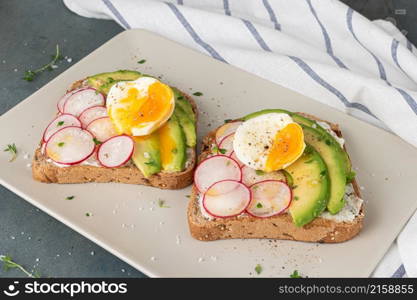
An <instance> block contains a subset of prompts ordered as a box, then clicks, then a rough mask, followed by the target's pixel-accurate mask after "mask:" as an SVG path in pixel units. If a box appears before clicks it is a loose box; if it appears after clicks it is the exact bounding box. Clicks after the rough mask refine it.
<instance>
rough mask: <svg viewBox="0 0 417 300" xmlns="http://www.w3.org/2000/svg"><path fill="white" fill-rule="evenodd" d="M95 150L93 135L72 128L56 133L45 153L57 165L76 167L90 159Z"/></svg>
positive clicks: (50, 139)
mask: <svg viewBox="0 0 417 300" xmlns="http://www.w3.org/2000/svg"><path fill="white" fill-rule="evenodd" d="M94 149H95V143H94V141H93V135H92V134H91V133H90V132H88V131H87V130H84V129H82V128H80V127H74V126H71V127H65V128H63V129H61V130H59V131H57V132H55V133H54V134H53V135H52V136H51V137H50V138H49V140H48V142H47V143H46V147H45V152H46V155H47V156H48V157H49V158H50V159H52V160H53V161H54V162H56V163H59V164H64V165H75V164H78V163H80V162H82V161H84V160H86V159H87V158H89V157H90V156H91V154H92V153H93V152H94Z"/></svg>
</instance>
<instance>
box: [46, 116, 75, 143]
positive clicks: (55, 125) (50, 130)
mask: <svg viewBox="0 0 417 300" xmlns="http://www.w3.org/2000/svg"><path fill="white" fill-rule="evenodd" d="M68 126H75V127H81V122H80V120H78V119H77V118H76V117H74V116H73V115H69V114H62V115H59V116H58V117H56V118H55V119H54V120H53V121H52V122H51V123H49V125H48V127H46V129H45V131H44V133H43V137H42V139H43V141H44V142H46V141H47V140H49V138H50V137H51V136H52V135H53V134H54V133H55V132H57V131H58V130H61V129H62V128H65V127H68Z"/></svg>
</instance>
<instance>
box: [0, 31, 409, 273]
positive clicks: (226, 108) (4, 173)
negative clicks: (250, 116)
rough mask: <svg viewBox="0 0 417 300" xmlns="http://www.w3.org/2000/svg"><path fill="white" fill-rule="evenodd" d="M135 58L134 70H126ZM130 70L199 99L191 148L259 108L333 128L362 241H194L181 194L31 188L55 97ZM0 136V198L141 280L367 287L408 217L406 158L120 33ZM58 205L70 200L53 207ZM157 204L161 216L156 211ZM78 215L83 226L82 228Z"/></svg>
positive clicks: (11, 117)
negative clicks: (358, 282)
mask: <svg viewBox="0 0 417 300" xmlns="http://www.w3.org/2000/svg"><path fill="white" fill-rule="evenodd" d="M140 59H146V63H145V64H143V65H140V64H137V61H138V60H140ZM139 68H140V71H143V72H146V73H148V74H152V75H155V76H160V75H162V76H163V77H162V80H164V81H166V82H167V83H169V84H172V85H175V86H177V87H179V88H180V89H182V90H184V91H185V92H189V93H192V92H194V91H201V92H203V94H204V95H203V96H201V97H195V98H196V101H197V104H198V107H199V111H200V112H201V114H200V121H199V137H200V140H201V137H202V136H204V135H205V134H206V133H207V132H208V131H209V130H211V129H213V128H215V127H217V126H219V125H220V124H222V123H223V120H224V119H228V118H236V117H239V116H242V115H245V114H247V113H250V112H254V111H257V110H260V109H262V108H285V109H289V110H293V111H302V112H307V113H310V114H314V115H316V116H318V117H321V118H323V119H326V120H329V121H331V122H335V123H338V124H340V125H341V127H342V130H343V133H344V136H345V139H346V141H347V147H348V149H349V153H350V155H351V158H352V161H353V165H354V166H355V167H359V169H357V173H358V180H359V183H360V185H361V186H363V187H364V190H363V191H362V193H363V198H364V199H365V203H366V219H365V225H364V229H363V231H362V232H361V233H360V234H359V236H357V237H355V238H354V239H353V240H351V241H348V242H346V243H342V244H334V245H329V244H314V243H300V242H292V241H270V240H227V241H216V242H200V241H196V240H194V239H192V238H191V236H190V234H189V232H188V225H187V218H186V206H187V201H188V199H187V198H186V195H188V194H190V189H189V188H186V189H184V190H180V191H161V190H159V189H154V188H148V187H145V186H136V185H125V184H94V183H93V184H77V185H58V184H44V183H39V182H36V181H34V180H32V177H31V170H30V168H29V167H28V166H27V164H28V163H29V162H30V161H28V160H25V159H24V155H23V154H24V153H30V154H32V153H33V151H34V149H35V148H36V147H37V145H38V142H39V140H40V138H41V134H42V131H43V129H44V128H45V127H46V125H47V124H48V122H49V121H50V120H51V119H52V118H53V116H54V114H55V111H56V106H55V104H56V101H57V100H58V99H59V97H60V96H62V94H63V93H64V92H65V90H66V88H67V87H68V86H69V85H70V84H71V83H72V82H74V81H76V80H78V79H82V78H84V77H86V76H87V75H92V74H95V73H99V72H105V71H114V70H119V69H139ZM278 72H279V71H278ZM191 88H192V90H191ZM318 88H319V87H318ZM209 123H211V126H208V124H209ZM0 128H1V131H0V140H1V141H2V143H3V144H7V143H12V142H14V143H16V145H17V146H18V148H19V150H20V155H19V157H18V159H17V160H16V161H15V162H13V163H9V162H8V159H9V155H8V153H7V152H3V151H1V152H0V164H1V168H0V182H1V183H2V184H3V185H4V186H5V187H7V188H9V189H10V190H11V191H13V192H15V193H16V194H18V195H20V196H21V197H23V198H24V199H26V200H27V201H29V202H30V203H32V204H34V205H36V206H37V207H39V208H40V209H42V210H44V211H45V212H47V213H48V214H50V215H51V216H53V217H55V218H57V219H58V220H60V221H61V222H63V223H65V224H67V225H68V226H70V227H71V228H73V229H75V230H77V231H78V232H80V233H81V234H83V235H84V236H86V237H87V238H89V239H91V240H92V241H94V242H96V243H97V244H99V245H100V246H102V247H104V248H105V249H107V250H108V251H110V252H112V253H113V254H115V255H117V256H118V257H120V258H121V259H123V260H125V261H126V262H128V263H129V264H131V265H132V266H134V267H136V268H138V269H139V270H141V271H142V272H144V273H145V274H147V275H149V276H156V277H159V276H170V277H184V276H187V277H188V276H190V277H206V276H208V277H229V276H237V277H245V276H258V275H256V274H254V273H255V272H254V267H255V266H256V264H258V263H259V264H261V265H262V266H263V269H264V271H263V272H262V274H261V276H282V277H288V276H289V274H290V273H291V272H292V271H293V270H294V269H297V270H299V271H300V272H301V273H302V274H304V275H308V276H310V277H317V276H320V277H325V276H341V277H348V276H352V277H353V276H369V275H370V274H371V272H372V270H373V269H374V268H375V266H376V265H377V263H378V261H379V260H380V259H381V258H382V256H383V254H384V253H385V251H386V250H387V249H388V247H389V245H390V244H391V243H392V241H393V240H394V239H395V237H396V236H397V234H398V233H399V232H400V230H401V228H402V227H403V226H404V224H405V223H406V221H407V220H408V218H409V217H410V216H411V214H412V213H413V212H414V211H415V209H416V207H417V199H416V194H417V191H416V184H415V183H416V182H417V172H416V170H415V168H416V166H417V149H415V148H413V147H412V146H410V145H409V144H407V143H405V142H403V141H402V140H401V139H399V138H398V137H396V136H394V135H392V134H390V133H387V132H385V131H383V130H381V129H378V128H376V127H373V126H371V125H368V124H366V123H364V122H361V121H359V120H357V119H355V118H352V117H350V116H348V115H345V114H343V113H340V112H338V111H336V110H334V109H332V108H330V107H328V106H325V105H322V104H320V103H318V102H316V101H314V100H312V99H309V98H308V97H305V96H302V95H300V94H298V93H296V92H293V91H290V90H288V89H286V88H283V87H281V86H278V85H276V84H273V83H271V82H269V81H266V80H263V79H261V78H258V77H256V76H254V75H251V74H249V73H246V72H243V71H242V70H239V69H237V68H234V67H231V66H229V65H226V64H223V63H221V62H218V61H215V60H214V59H212V58H210V57H207V56H205V55H203V54H200V53H197V52H195V51H193V50H190V49H187V48H184V47H183V46H181V45H179V44H177V43H174V42H172V41H169V40H167V39H165V38H162V37H160V36H157V35H155V34H152V33H149V32H146V31H142V30H131V31H125V32H123V33H121V34H119V35H118V36H116V37H115V38H113V39H112V40H110V41H109V42H107V43H106V44H105V45H103V46H102V47H100V48H99V49H97V50H96V51H94V52H93V53H91V54H90V55H88V56H87V57H86V58H84V59H83V60H81V61H80V62H79V63H77V64H76V65H74V66H73V67H72V68H70V69H69V70H67V71H66V72H64V73H63V74H61V75H60V76H58V77H57V78H56V79H54V80H53V81H51V82H50V83H48V84H47V85H45V86H44V87H43V88H42V89H40V90H39V91H37V92H36V93H34V94H33V95H32V96H30V97H28V98H27V99H26V100H24V101H22V102H21V103H20V104H19V105H17V106H16V107H14V108H13V109H11V110H10V111H9V112H7V113H6V114H4V115H3V116H1V118H0ZM68 195H75V196H76V198H75V199H74V200H72V201H65V200H64V199H65V197H66V196H68ZM158 199H163V200H165V201H166V204H167V205H168V206H169V207H170V208H160V207H159V206H158V203H157V202H158ZM86 212H90V213H92V214H93V215H92V216H91V217H86V215H85V214H86ZM151 258H153V259H151Z"/></svg>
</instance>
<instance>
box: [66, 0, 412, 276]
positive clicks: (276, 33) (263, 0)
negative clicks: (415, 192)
mask: <svg viewBox="0 0 417 300" xmlns="http://www.w3.org/2000/svg"><path fill="white" fill-rule="evenodd" d="M64 3H65V4H66V6H67V7H68V8H69V9H70V10H72V11H74V12H75V13H77V14H79V15H82V16H85V17H93V18H106V19H114V20H115V21H116V22H118V23H119V24H120V25H121V26H123V27H124V28H125V29H130V28H145V29H148V30H150V31H153V32H156V33H158V34H160V35H163V36H165V37H167V38H169V39H172V40H175V41H177V42H179V43H182V44H184V45H186V46H187V47H191V48H194V49H196V50H199V51H201V52H202V53H204V54H206V55H210V56H212V57H213V58H215V59H218V60H220V61H223V62H225V63H228V64H232V65H235V66H238V67H240V68H242V69H245V70H247V71H249V72H251V73H254V74H257V75H259V76H260V77H263V78H266V79H269V80H271V81H274V82H276V83H279V84H281V85H283V86H286V87H288V88H290V89H293V90H296V91H298V92H300V93H303V94H305V95H308V96H310V97H312V98H315V99H317V100H318V101H320V102H323V103H326V104H328V105H330V106H332V107H335V108H336V109H339V110H341V111H344V112H346V113H348V114H351V115H354V116H356V117H358V118H361V119H363V120H365V121H367V122H370V123H372V124H374V125H377V126H379V127H382V128H385V129H388V130H390V131H392V132H394V133H396V134H397V135H399V136H400V137H402V138H403V139H404V140H406V141H407V142H409V143H411V144H413V145H414V146H417V56H416V55H417V49H416V48H415V47H414V46H413V45H412V44H411V43H410V42H409V41H408V40H407V39H406V37H405V36H404V35H403V34H402V33H401V32H400V31H399V30H398V29H397V28H396V27H395V26H393V25H392V24H391V23H389V22H386V21H381V20H379V21H374V22H371V21H369V20H368V19H366V18H364V17H363V16H361V15H360V14H358V13H357V12H355V11H353V10H352V9H351V8H349V7H347V6H346V5H344V4H343V3H341V2H339V1H337V0H292V1H288V0H177V1H159V0H153V1H151V0H90V1H83V0H64ZM373 276H375V277H404V276H410V277H411V276H412V277H417V215H415V216H414V217H413V218H412V219H411V220H410V221H409V224H408V225H407V226H406V228H405V229H404V230H403V232H402V233H401V234H400V236H399V237H398V239H397V242H396V243H394V244H393V245H392V247H391V248H390V250H389V251H388V252H387V254H386V256H385V257H384V259H383V260H382V261H381V263H380V264H379V266H378V267H377V269H376V270H375V272H374V274H373Z"/></svg>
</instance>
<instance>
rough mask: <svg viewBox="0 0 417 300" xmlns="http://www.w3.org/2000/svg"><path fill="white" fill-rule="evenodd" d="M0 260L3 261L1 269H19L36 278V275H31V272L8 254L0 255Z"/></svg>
mask: <svg viewBox="0 0 417 300" xmlns="http://www.w3.org/2000/svg"><path fill="white" fill-rule="evenodd" d="M0 261H2V262H3V270H4V271H8V270H10V269H19V270H20V271H22V272H23V273H25V274H26V275H27V276H28V277H31V278H36V275H33V274H32V273H30V272H29V271H27V270H26V269H25V268H24V267H23V266H21V265H19V264H18V263H16V262H14V261H13V259H12V258H11V257H10V256H8V255H0Z"/></svg>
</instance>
